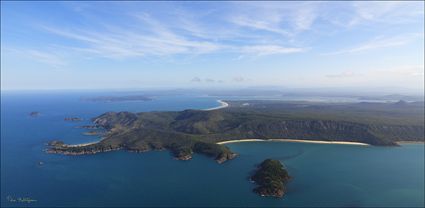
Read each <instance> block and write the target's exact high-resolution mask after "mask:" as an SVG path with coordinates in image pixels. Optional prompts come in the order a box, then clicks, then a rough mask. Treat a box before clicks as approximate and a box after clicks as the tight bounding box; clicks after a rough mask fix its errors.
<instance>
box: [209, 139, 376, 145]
mask: <svg viewBox="0 0 425 208" xmlns="http://www.w3.org/2000/svg"><path fill="white" fill-rule="evenodd" d="M238 142H301V143H316V144H343V145H360V146H370V145H369V144H366V143H361V142H345V141H323V140H302V139H267V140H264V139H240V140H229V141H222V142H217V144H220V145H222V144H229V143H238Z"/></svg>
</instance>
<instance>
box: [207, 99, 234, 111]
mask: <svg viewBox="0 0 425 208" xmlns="http://www.w3.org/2000/svg"><path fill="white" fill-rule="evenodd" d="M217 102H218V103H220V106H217V107H213V108H207V109H204V110H205V111H211V110H218V109H222V108H227V107H229V103H226V102H224V101H222V100H217Z"/></svg>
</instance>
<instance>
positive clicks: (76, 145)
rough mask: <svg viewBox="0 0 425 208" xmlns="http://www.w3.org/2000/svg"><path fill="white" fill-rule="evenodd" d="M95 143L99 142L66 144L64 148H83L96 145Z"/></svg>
mask: <svg viewBox="0 0 425 208" xmlns="http://www.w3.org/2000/svg"><path fill="white" fill-rule="evenodd" d="M97 143H99V141H96V142H88V143H81V144H67V145H66V147H85V146H89V145H92V144H97Z"/></svg>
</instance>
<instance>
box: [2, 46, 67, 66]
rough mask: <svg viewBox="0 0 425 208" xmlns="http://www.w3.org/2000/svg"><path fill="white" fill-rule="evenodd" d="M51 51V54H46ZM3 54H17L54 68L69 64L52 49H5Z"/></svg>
mask: <svg viewBox="0 0 425 208" xmlns="http://www.w3.org/2000/svg"><path fill="white" fill-rule="evenodd" d="M46 51H50V52H46ZM2 53H8V54H15V55H18V56H20V57H24V58H28V59H31V60H32V61H35V62H39V63H43V64H47V65H49V66H52V67H54V68H60V67H63V66H66V65H67V64H68V62H67V61H66V59H65V58H64V57H63V56H62V54H61V53H60V52H58V51H55V50H53V49H51V48H48V49H45V50H35V49H25V48H3V47H2Z"/></svg>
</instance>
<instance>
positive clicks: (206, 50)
mask: <svg viewBox="0 0 425 208" xmlns="http://www.w3.org/2000/svg"><path fill="white" fill-rule="evenodd" d="M1 75H2V76H1V81H2V82H1V86H2V90H8V89H10V90H12V89H104V88H108V89H110V88H146V87H169V88H173V87H190V88H215V87H247V86H282V87H289V88H318V87H321V88H327V87H330V88H406V89H412V90H416V91H423V88H424V2H421V1H418V2H395V1H391V2H1Z"/></svg>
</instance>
